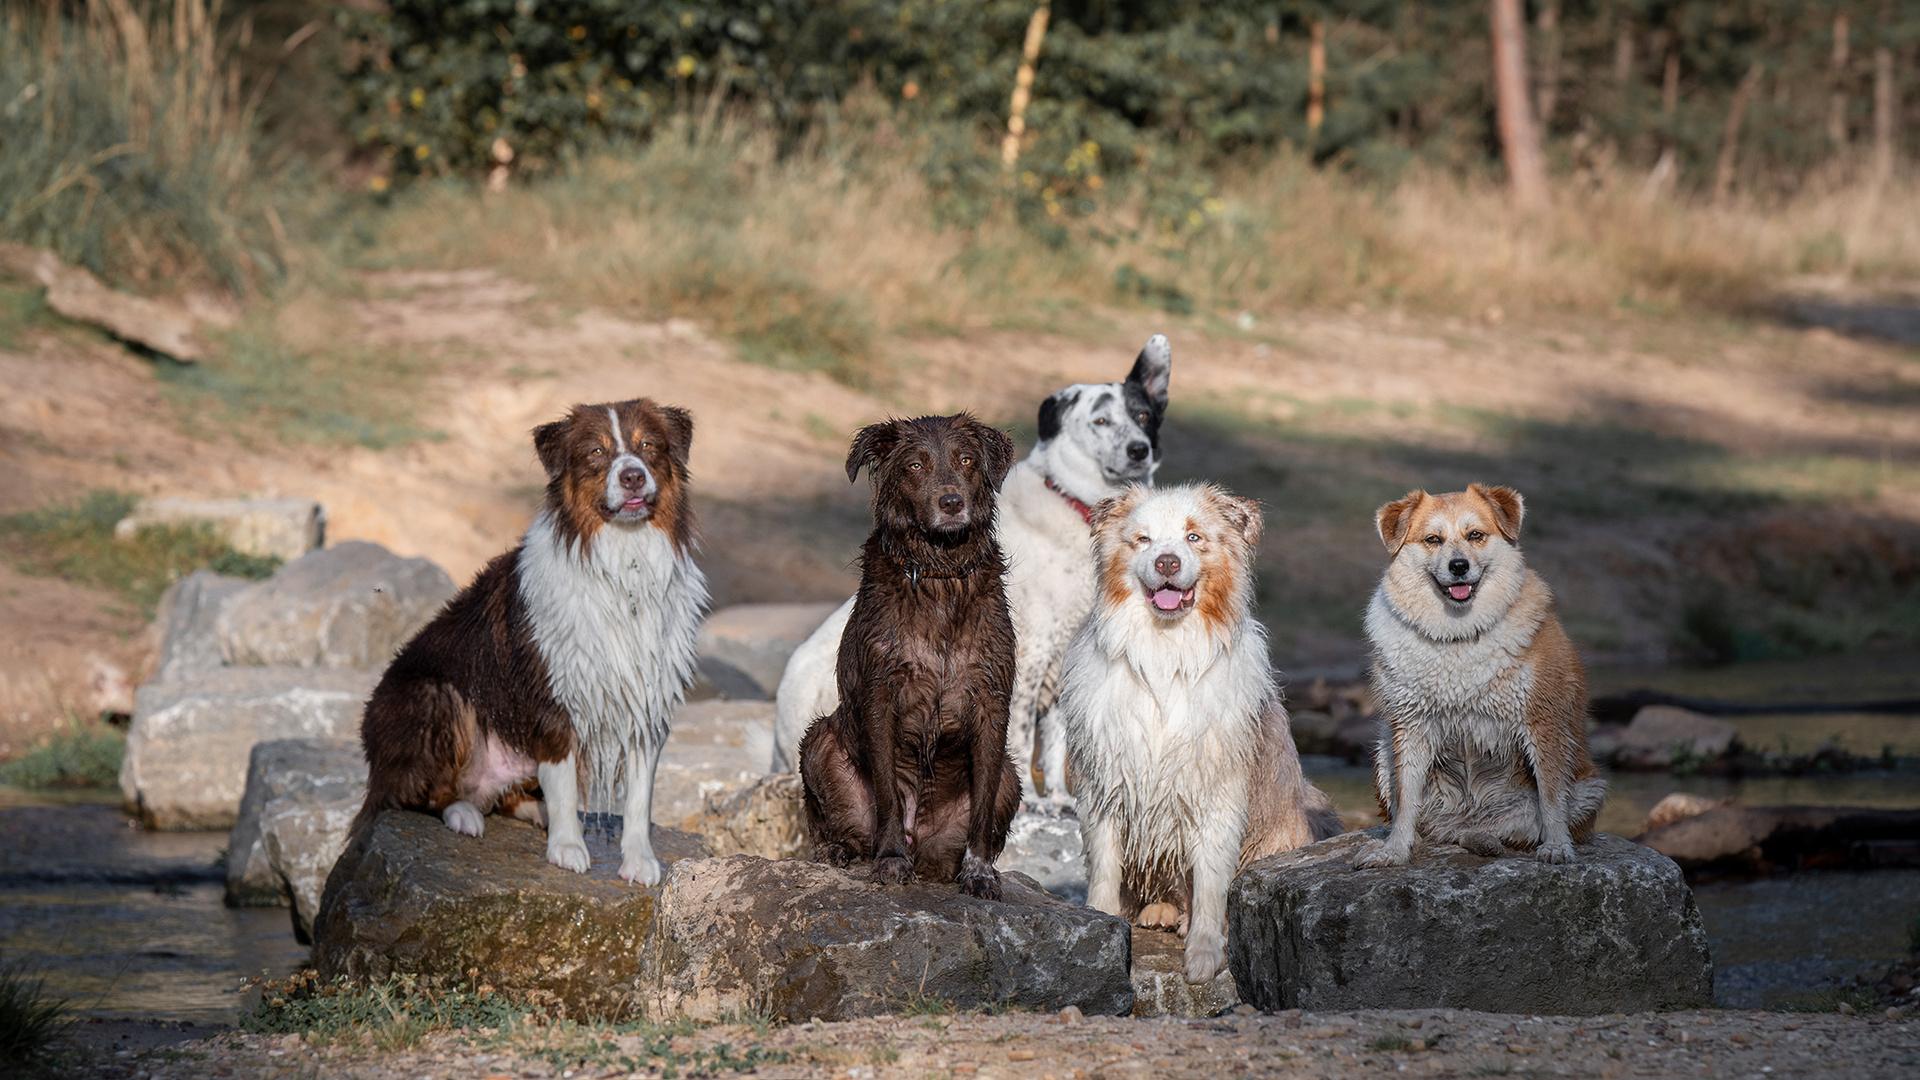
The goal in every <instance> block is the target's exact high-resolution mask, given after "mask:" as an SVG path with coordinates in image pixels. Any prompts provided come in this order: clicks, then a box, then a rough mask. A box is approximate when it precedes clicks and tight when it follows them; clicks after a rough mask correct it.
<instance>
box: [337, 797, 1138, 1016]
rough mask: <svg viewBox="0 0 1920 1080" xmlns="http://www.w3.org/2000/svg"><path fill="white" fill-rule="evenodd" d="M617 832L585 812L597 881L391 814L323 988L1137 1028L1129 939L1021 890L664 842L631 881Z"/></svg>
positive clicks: (378, 826)
mask: <svg viewBox="0 0 1920 1080" xmlns="http://www.w3.org/2000/svg"><path fill="white" fill-rule="evenodd" d="M618 829H619V819H618V818H617V817H613V816H611V815H593V816H592V817H590V818H589V821H588V828H587V848H588V851H589V853H590V854H591V855H592V857H593V865H592V868H591V869H590V870H589V871H588V872H587V873H585V874H573V873H569V872H567V871H565V870H561V869H559V868H557V867H554V866H552V865H550V864H548V863H547V861H546V857H545V851H546V834H545V833H544V832H542V831H541V830H539V829H537V828H534V827H532V826H530V825H526V824H524V823H522V822H519V821H514V820H511V819H502V818H489V819H488V820H487V830H486V834H485V835H484V836H482V837H478V838H473V837H465V836H460V835H457V834H455V833H454V832H452V831H451V830H449V829H448V828H447V827H446V826H445V825H443V824H442V823H441V822H440V821H439V819H437V818H434V817H431V816H429V815H426V814H414V813H407V812H404V811H394V812H389V813H386V814H382V815H381V816H380V817H379V818H378V819H376V820H375V822H374V823H373V825H372V827H371V828H369V829H368V830H367V831H366V833H365V834H364V835H360V836H356V837H355V838H354V839H353V841H352V842H351V843H350V844H349V845H348V846H347V850H346V852H345V853H344V854H342V855H341V857H340V860H339V862H337V863H336V864H335V865H334V869H333V873H332V875H331V877H329V879H328V881H327V888H326V892H325V894H324V896H323V897H322V899H321V902H320V913H319V917H318V918H317V920H316V921H315V926H314V964H315V966H316V967H317V968H318V969H319V971H320V975H321V977H322V978H323V979H328V980H331V979H333V978H335V977H339V976H345V977H347V978H350V979H354V980H360V981H377V980H381V979H385V978H386V977H388V976H389V975H393V974H414V975H418V976H420V977H421V978H422V980H423V981H425V982H426V984H427V985H436V984H445V983H450V982H455V981H463V980H465V979H466V978H468V976H467V975H466V974H465V973H466V972H467V971H469V970H474V971H477V972H478V973H479V974H478V978H479V979H480V980H481V981H483V982H487V983H490V984H492V985H493V986H494V987H496V988H498V989H500V990H502V991H504V992H506V993H508V994H511V995H515V996H520V997H525V998H531V999H534V1000H539V1001H547V1002H552V1003H556V1004H560V1005H563V1006H564V1007H565V1009H566V1013H567V1015H568V1016H571V1017H574V1018H576V1019H577V1018H581V1017H587V1016H606V1017H625V1016H632V1015H635V1014H643V1015H647V1016H651V1017H655V1018H664V1017H668V1016H672V1015H675V1014H686V1015H689V1016H692V1017H695V1018H697V1019H716V1018H718V1017H720V1016H722V1015H724V1014H726V1013H729V1012H759V1011H771V1012H773V1013H774V1014H775V1015H779V1016H786V1017H789V1018H793V1019H800V1018H809V1017H814V1016H818V1017H820V1018H822V1019H842V1018H846V1017H853V1016H869V1015H874V1014H877V1013H884V1012H897V1011H900V1010H901V1009H902V1008H904V1007H906V1006H907V1005H910V1004H912V1003H913V1002H915V1001H926V1000H935V999H937V1000H940V1001H945V1002H949V1003H952V1004H957V1005H962V1006H968V1005H982V1004H989V1003H995V1002H998V1003H1003V1004H1008V1005H1015V1006H1022V1007H1026V1008H1032V1009H1046V1010H1058V1009H1060V1008H1063V1007H1065V1006H1067V1005H1077V1006H1079V1007H1080V1008H1081V1009H1082V1010H1083V1011H1085V1012H1090V1013H1091V1012H1102V1013H1125V1012H1127V1011H1128V1010H1129V1009H1131V1008H1132V1006H1133V988H1132V986H1131V984H1130V983H1129V982H1128V977H1127V961H1128V954H1129V946H1130V937H1129V931H1128V927H1127V925H1126V924H1125V923H1124V922H1121V921H1120V920H1119V919H1115V918H1112V917H1110V916H1107V915H1102V914H1100V913H1099V912H1096V911H1089V910H1088V909H1086V908H1080V907H1075V906H1073V905H1070V904H1066V903H1063V902H1061V901H1059V900H1056V899H1054V898H1052V897H1050V896H1048V895H1046V894H1045V893H1044V892H1041V891H1040V890H1039V889H1038V888H1036V887H1034V885H1033V884H1032V882H1030V881H1026V880H1023V879H1022V878H1020V877H1019V876H1017V875H1005V876H1003V878H1002V883H1003V887H1004V888H1005V890H1006V894H1005V899H1004V900H1003V901H1001V902H989V901H985V900H977V899H974V898H972V897H968V896H964V895H962V894H961V893H960V891H959V890H958V889H957V888H955V887H954V886H952V885H922V884H915V885H909V886H904V887H885V886H880V885H876V884H874V883H873V882H872V881H871V880H870V878H869V877H868V875H867V874H866V873H865V872H864V871H853V872H848V871H842V870H836V869H834V868H832V867H829V866H824V865H821V864H818V863H811V862H801V861H798V860H787V861H780V862H773V861H768V860H766V859H760V858H756V857H753V856H747V855H735V856H731V857H728V858H708V857H706V856H707V850H706V848H705V845H704V844H703V843H702V842H701V841H700V838H698V837H695V836H691V835H689V834H686V833H680V832H676V831H673V830H668V829H660V828H656V829H655V830H654V847H655V850H656V851H657V852H658V853H659V854H660V857H661V859H662V860H663V861H665V862H667V863H669V870H668V876H667V880H666V881H665V882H663V883H662V885H661V886H660V887H659V888H658V889H648V888H644V887H641V886H638V885H631V884H628V883H626V882H623V881H621V880H619V878H618V877H617V876H616V871H617V869H618V867H619V852H618V847H617V845H618V835H619V834H618Z"/></svg>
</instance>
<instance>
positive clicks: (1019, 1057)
mask: <svg viewBox="0 0 1920 1080" xmlns="http://www.w3.org/2000/svg"><path fill="white" fill-rule="evenodd" d="M1409 805H1411V804H1409ZM1039 1056H1040V1055H1039V1054H1037V1053H1035V1052H1033V1051H1032V1050H1009V1051H1007V1060H1008V1061H1032V1060H1033V1059H1034V1058H1037V1057H1039Z"/></svg>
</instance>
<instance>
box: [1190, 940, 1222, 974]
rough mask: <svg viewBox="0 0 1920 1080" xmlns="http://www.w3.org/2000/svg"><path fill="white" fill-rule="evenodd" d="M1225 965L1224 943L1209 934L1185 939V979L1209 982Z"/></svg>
mask: <svg viewBox="0 0 1920 1080" xmlns="http://www.w3.org/2000/svg"><path fill="white" fill-rule="evenodd" d="M1226 966H1227V949H1226V943H1225V942H1223V941H1221V940H1219V939H1218V938H1217V937H1215V936H1213V935H1211V934H1209V935H1207V936H1206V937H1205V938H1202V937H1201V936H1200V935H1198V934H1195V935H1194V936H1192V937H1190V938H1188V939H1187V981H1188V982H1197V983H1210V982H1212V981H1213V980H1214V977H1215V976H1217V975H1219V974H1220V971H1221V969H1223V968H1225V967H1226Z"/></svg>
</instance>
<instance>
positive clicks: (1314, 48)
mask: <svg viewBox="0 0 1920 1080" xmlns="http://www.w3.org/2000/svg"><path fill="white" fill-rule="evenodd" d="M1326 118H1327V22H1326V20H1325V19H1315V20H1313V27H1312V37H1311V39H1310V40H1309V42H1308V44H1307V135H1308V138H1309V140H1310V141H1318V138H1319V135H1320V124H1321V122H1322V121H1324V120H1325V119H1326Z"/></svg>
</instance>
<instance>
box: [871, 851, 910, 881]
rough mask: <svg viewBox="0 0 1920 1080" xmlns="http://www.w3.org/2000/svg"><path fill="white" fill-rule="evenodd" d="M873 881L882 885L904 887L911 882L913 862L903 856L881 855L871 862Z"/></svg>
mask: <svg viewBox="0 0 1920 1080" xmlns="http://www.w3.org/2000/svg"><path fill="white" fill-rule="evenodd" d="M873 880H875V881H877V882H879V883H880V884H882V885H905V884H906V883H907V882H909V881H911V880H913V860H912V859H909V858H907V857H906V856H905V855H883V856H881V857H880V858H878V859H875V860H873Z"/></svg>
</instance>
